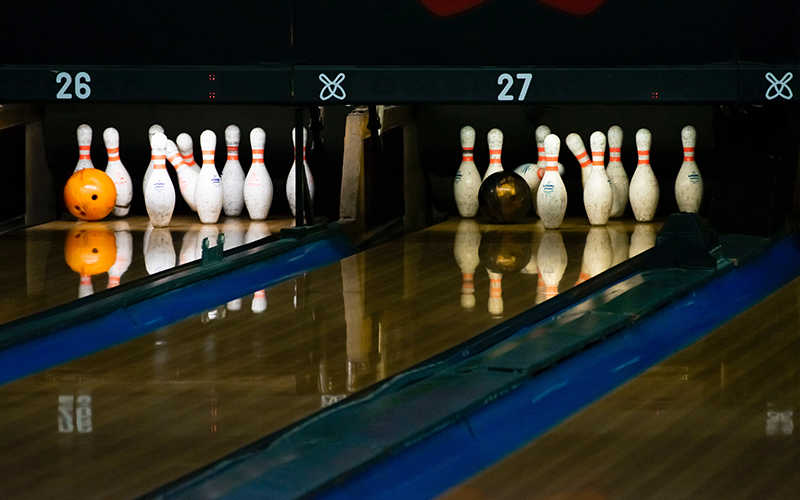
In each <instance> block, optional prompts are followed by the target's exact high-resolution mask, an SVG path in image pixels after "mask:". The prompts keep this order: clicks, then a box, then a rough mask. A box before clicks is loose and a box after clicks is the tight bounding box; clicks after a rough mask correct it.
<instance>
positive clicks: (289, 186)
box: [286, 127, 314, 215]
mask: <svg viewBox="0 0 800 500" xmlns="http://www.w3.org/2000/svg"><path fill="white" fill-rule="evenodd" d="M306 142H308V131H307V130H306V128H305V127H303V167H304V168H305V174H306V183H307V184H308V192H309V194H310V195H311V201H312V202H313V201H314V177H313V176H312V175H311V169H310V168H308V163H307V162H306ZM292 146H294V147H295V148H297V145H296V144H295V143H294V129H292ZM295 157H296V155H295ZM295 168H296V165H295V162H292V168H291V170H289V177H287V178H286V197H287V198H288V199H289V208H291V209H292V215H295V199H296V198H295V195H296V194H297V193H295V189H294V186H295V177H296V174H295V170H294V169H295Z"/></svg>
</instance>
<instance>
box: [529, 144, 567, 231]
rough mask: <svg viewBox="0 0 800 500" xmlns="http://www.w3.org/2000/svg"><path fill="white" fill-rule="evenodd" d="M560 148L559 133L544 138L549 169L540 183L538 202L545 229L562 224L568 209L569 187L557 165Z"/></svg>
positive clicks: (537, 195) (554, 227)
mask: <svg viewBox="0 0 800 500" xmlns="http://www.w3.org/2000/svg"><path fill="white" fill-rule="evenodd" d="M560 148H561V140H560V139H559V138H558V136H557V135H554V134H550V135H548V136H547V138H546V139H545V140H544V152H545V156H546V161H547V171H546V172H545V173H544V177H542V182H541V184H539V190H538V192H537V194H536V203H537V206H538V207H539V217H541V219H542V224H543V225H544V228H545V229H556V228H558V227H559V226H561V223H562V222H563V221H564V214H565V213H566V211H567V189H566V187H565V186H564V181H563V180H561V176H560V175H558V167H557V166H556V164H557V163H558V153H559V150H560Z"/></svg>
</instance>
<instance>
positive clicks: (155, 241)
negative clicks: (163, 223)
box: [144, 167, 175, 275]
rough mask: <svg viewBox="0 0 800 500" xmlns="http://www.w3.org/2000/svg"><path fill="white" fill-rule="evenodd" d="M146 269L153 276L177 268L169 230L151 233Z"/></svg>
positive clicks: (145, 257)
mask: <svg viewBox="0 0 800 500" xmlns="http://www.w3.org/2000/svg"><path fill="white" fill-rule="evenodd" d="M154 171H155V167H154ZM154 175H155V174H154ZM144 267H145V269H147V273H148V274H151V275H152V274H155V273H160V272H161V271H166V270H167V269H172V268H173V267H175V247H174V246H173V244H172V234H171V233H170V232H169V229H167V228H165V227H158V228H154V229H153V232H152V233H150V242H149V243H148V245H147V252H146V253H145V254H144Z"/></svg>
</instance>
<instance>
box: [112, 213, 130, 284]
mask: <svg viewBox="0 0 800 500" xmlns="http://www.w3.org/2000/svg"><path fill="white" fill-rule="evenodd" d="M120 222H121V224H118V225H115V227H114V239H115V240H116V243H117V258H116V260H114V265H113V266H111V268H110V269H109V270H108V288H114V287H115V286H119V282H120V279H121V278H122V275H123V274H125V272H126V271H127V270H128V268H129V267H130V266H131V259H132V257H133V236H131V231H130V226H128V223H127V222H122V221H120Z"/></svg>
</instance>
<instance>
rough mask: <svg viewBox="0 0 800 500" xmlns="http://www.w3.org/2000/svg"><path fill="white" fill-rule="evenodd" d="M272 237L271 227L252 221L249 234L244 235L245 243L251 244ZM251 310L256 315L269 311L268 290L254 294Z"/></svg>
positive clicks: (248, 230) (264, 223)
mask: <svg viewBox="0 0 800 500" xmlns="http://www.w3.org/2000/svg"><path fill="white" fill-rule="evenodd" d="M269 235H270V231H269V225H267V223H266V222H262V221H252V222H251V223H250V227H248V228H247V233H246V234H245V235H244V241H245V243H250V242H253V241H256V240H260V239H261V238H266V237H267V236H269ZM250 310H252V311H253V312H254V313H260V312H264V311H266V310H267V293H266V290H259V291H257V292H256V293H255V294H253V302H252V303H251V304H250Z"/></svg>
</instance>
